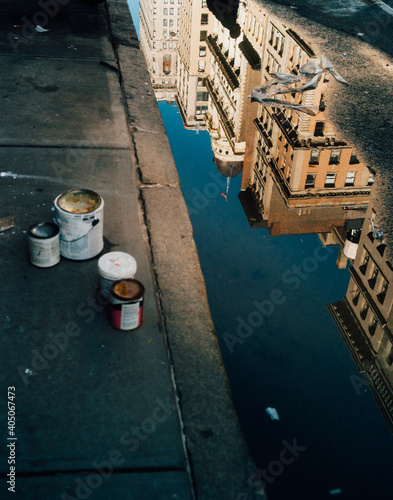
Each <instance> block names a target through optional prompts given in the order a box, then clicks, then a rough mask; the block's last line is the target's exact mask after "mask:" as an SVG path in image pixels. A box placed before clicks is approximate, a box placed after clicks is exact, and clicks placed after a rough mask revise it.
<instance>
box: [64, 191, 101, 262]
mask: <svg viewBox="0 0 393 500" xmlns="http://www.w3.org/2000/svg"><path fill="white" fill-rule="evenodd" d="M54 205H55V211H56V220H57V223H58V224H59V227H60V254H61V255H62V256H63V257H66V258H67V259H71V260H86V259H91V258H93V257H95V256H96V255H98V254H99V253H100V252H101V250H102V249H103V247H104V238H103V227H104V200H103V199H102V198H101V196H100V195H99V194H97V193H95V192H94V191H91V190H90V189H72V190H71V191H67V192H66V193H63V194H60V195H59V196H58V197H57V198H56V199H55V202H54Z"/></svg>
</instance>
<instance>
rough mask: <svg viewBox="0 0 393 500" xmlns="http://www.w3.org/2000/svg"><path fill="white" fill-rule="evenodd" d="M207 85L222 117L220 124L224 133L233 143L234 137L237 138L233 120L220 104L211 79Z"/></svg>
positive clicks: (206, 82)
mask: <svg viewBox="0 0 393 500" xmlns="http://www.w3.org/2000/svg"><path fill="white" fill-rule="evenodd" d="M205 85H206V88H207V90H208V92H209V95H210V97H211V100H212V101H213V104H214V106H215V107H216V109H217V112H218V115H219V117H220V123H221V125H222V128H223V129H224V132H225V136H226V138H227V139H228V141H229V142H232V141H233V139H234V137H235V132H234V130H233V125H232V123H231V120H230V119H229V118H228V116H227V114H226V113H225V111H224V109H223V107H222V105H221V102H220V100H219V96H218V92H217V91H216V90H215V88H214V87H213V85H212V82H211V81H210V78H206V79H205Z"/></svg>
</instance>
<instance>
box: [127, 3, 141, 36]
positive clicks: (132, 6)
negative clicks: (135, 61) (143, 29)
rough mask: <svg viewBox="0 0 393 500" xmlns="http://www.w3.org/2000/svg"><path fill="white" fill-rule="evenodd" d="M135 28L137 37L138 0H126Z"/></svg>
mask: <svg viewBox="0 0 393 500" xmlns="http://www.w3.org/2000/svg"><path fill="white" fill-rule="evenodd" d="M127 2H128V7H129V9H130V12H131V17H132V20H133V22H134V26H135V30H136V33H137V35H138V38H139V0H127Z"/></svg>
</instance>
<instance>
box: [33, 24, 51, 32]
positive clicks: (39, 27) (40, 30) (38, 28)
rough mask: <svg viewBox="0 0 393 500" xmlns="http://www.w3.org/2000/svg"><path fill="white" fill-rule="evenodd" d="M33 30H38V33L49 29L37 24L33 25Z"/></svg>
mask: <svg viewBox="0 0 393 500" xmlns="http://www.w3.org/2000/svg"><path fill="white" fill-rule="evenodd" d="M35 30H36V31H37V32H38V33H46V32H48V31H49V30H47V29H45V28H43V27H42V26H40V25H39V24H37V26H36V27H35Z"/></svg>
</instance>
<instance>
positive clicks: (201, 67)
mask: <svg viewBox="0 0 393 500" xmlns="http://www.w3.org/2000/svg"><path fill="white" fill-rule="evenodd" d="M198 71H205V61H204V60H200V61H198Z"/></svg>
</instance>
